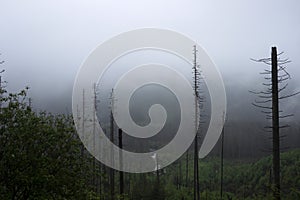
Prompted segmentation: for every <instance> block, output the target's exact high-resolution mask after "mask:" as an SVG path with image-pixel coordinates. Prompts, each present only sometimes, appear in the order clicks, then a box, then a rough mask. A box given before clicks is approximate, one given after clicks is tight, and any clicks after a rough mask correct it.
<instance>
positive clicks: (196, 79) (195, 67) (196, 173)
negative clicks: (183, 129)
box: [193, 45, 200, 200]
mask: <svg viewBox="0 0 300 200" xmlns="http://www.w3.org/2000/svg"><path fill="white" fill-rule="evenodd" d="M193 53H194V63H193V64H194V65H193V70H194V72H193V73H194V74H193V75H194V77H193V78H194V80H193V81H194V86H193V87H194V96H195V133H196V136H195V141H194V200H199V199H200V190H199V167H198V164H199V163H198V160H199V159H198V152H199V149H198V135H199V134H198V128H199V123H198V122H199V115H198V113H199V79H200V73H199V65H198V63H197V48H196V45H194V52H193Z"/></svg>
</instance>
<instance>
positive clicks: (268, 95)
mask: <svg viewBox="0 0 300 200" xmlns="http://www.w3.org/2000/svg"><path fill="white" fill-rule="evenodd" d="M282 54H283V52H281V53H279V54H277V49H276V47H272V52H271V58H263V59H259V60H255V59H252V60H254V61H256V62H260V63H265V64H267V65H269V66H271V69H266V70H264V71H263V72H261V74H263V75H266V77H264V79H265V80H266V81H267V82H266V83H263V85H264V86H265V87H266V89H265V90H264V91H259V92H255V91H250V92H251V93H254V94H256V95H258V97H259V100H255V103H252V104H253V105H254V106H255V107H258V108H261V109H262V112H263V113H264V114H266V118H267V119H270V120H272V125H271V126H266V127H265V129H266V131H267V132H271V133H272V137H271V138H272V155H273V184H274V191H273V195H274V198H275V199H276V200H280V150H282V148H281V147H280V142H281V139H282V138H283V137H285V136H284V135H282V134H280V129H282V128H287V127H289V125H287V124H285V125H281V124H280V119H282V118H287V117H291V116H293V115H292V114H283V111H282V110H280V109H279V103H280V100H283V99H286V98H289V97H292V96H295V95H297V94H299V92H296V93H292V94H283V93H284V91H285V90H286V88H287V86H288V83H286V81H287V80H289V79H291V76H290V74H289V73H288V72H287V70H286V64H288V63H290V62H291V61H290V60H289V59H281V58H280V56H281V55H282Z"/></svg>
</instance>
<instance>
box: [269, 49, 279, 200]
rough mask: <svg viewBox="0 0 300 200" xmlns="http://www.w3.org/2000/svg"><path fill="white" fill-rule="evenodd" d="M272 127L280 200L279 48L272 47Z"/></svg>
mask: <svg viewBox="0 0 300 200" xmlns="http://www.w3.org/2000/svg"><path fill="white" fill-rule="evenodd" d="M271 58H272V127H273V171H274V184H275V190H274V197H275V199H276V200H280V151H279V148H280V147H279V145H280V141H279V105H278V101H279V99H278V68H277V67H278V64H277V50H276V47H272V57H271Z"/></svg>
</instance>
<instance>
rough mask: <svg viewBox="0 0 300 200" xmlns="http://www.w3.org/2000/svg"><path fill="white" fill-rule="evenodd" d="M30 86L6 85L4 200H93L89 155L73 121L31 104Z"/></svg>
mask: <svg viewBox="0 0 300 200" xmlns="http://www.w3.org/2000/svg"><path fill="white" fill-rule="evenodd" d="M27 89H28V88H26V90H22V91H21V92H19V93H18V94H7V92H6V91H5V90H3V89H1V110H0V147H1V148H0V199H87V197H91V196H93V193H92V192H91V191H92V190H91V188H89V187H88V185H87V184H86V183H87V181H88V180H87V178H86V177H89V173H90V172H89V168H88V163H89V162H88V159H87V158H82V157H81V154H80V148H81V144H80V143H79V140H78V138H77V135H76V134H75V130H74V126H73V120H72V119H71V118H70V117H69V116H65V115H57V116H54V115H51V114H47V113H45V112H41V113H39V114H37V113H35V112H33V111H32V109H31V107H30V106H29V105H28V103H27V98H26V93H27Z"/></svg>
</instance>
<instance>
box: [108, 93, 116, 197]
mask: <svg viewBox="0 0 300 200" xmlns="http://www.w3.org/2000/svg"><path fill="white" fill-rule="evenodd" d="M113 109H114V96H113V90H112V92H111V112H110V141H111V142H112V143H114V117H113ZM113 153H114V152H113V148H111V161H112V163H113V162H114V154H113ZM109 177H110V197H111V200H114V199H115V172H114V169H113V168H110V171H109Z"/></svg>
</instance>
